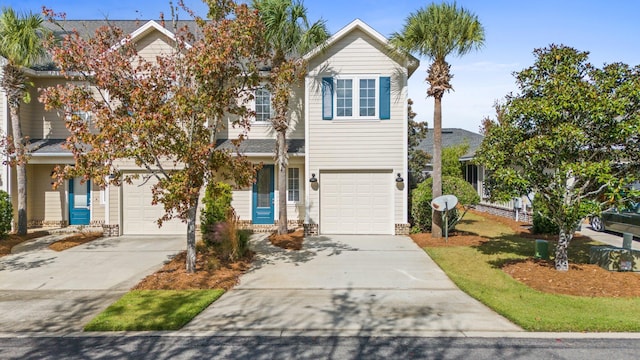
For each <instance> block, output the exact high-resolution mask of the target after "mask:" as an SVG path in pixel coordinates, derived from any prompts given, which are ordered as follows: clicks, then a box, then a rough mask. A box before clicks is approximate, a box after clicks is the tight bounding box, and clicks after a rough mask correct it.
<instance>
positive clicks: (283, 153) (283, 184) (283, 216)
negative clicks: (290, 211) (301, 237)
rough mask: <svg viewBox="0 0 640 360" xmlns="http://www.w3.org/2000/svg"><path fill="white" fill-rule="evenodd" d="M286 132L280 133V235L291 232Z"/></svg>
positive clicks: (278, 134)
mask: <svg viewBox="0 0 640 360" xmlns="http://www.w3.org/2000/svg"><path fill="white" fill-rule="evenodd" d="M285 132H286V130H284V131H278V133H277V136H278V141H277V143H278V194H279V195H278V234H279V235H283V234H286V233H288V232H289V229H288V227H287V177H286V175H287V139H286V134H285Z"/></svg>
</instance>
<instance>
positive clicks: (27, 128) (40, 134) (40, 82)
mask: <svg viewBox="0 0 640 360" xmlns="http://www.w3.org/2000/svg"><path fill="white" fill-rule="evenodd" d="M31 80H33V81H34V88H31V89H30V91H29V95H30V97H31V101H30V102H29V103H28V104H22V106H21V107H20V116H21V118H20V120H21V121H22V132H23V134H24V135H25V136H29V138H30V139H65V138H66V137H67V136H69V131H68V130H67V128H66V126H65V117H64V113H62V112H61V111H58V110H51V111H45V109H44V104H43V103H42V102H40V101H39V99H38V97H39V96H40V93H39V90H38V89H45V88H48V87H53V86H57V85H61V84H67V83H68V81H66V80H65V79H64V78H37V79H31ZM77 84H80V83H77Z"/></svg>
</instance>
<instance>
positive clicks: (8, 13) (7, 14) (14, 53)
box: [0, 8, 46, 235]
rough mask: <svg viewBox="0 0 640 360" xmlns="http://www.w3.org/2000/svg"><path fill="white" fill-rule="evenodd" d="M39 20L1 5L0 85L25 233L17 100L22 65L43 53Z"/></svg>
mask: <svg viewBox="0 0 640 360" xmlns="http://www.w3.org/2000/svg"><path fill="white" fill-rule="evenodd" d="M42 21H43V20H42V18H41V17H40V16H39V15H37V14H33V13H31V12H29V13H25V14H17V13H16V12H15V11H14V10H13V9H12V8H3V9H2V14H1V15H0V56H2V57H4V59H5V60H6V62H5V64H4V65H3V67H2V70H3V74H2V81H1V83H0V86H2V89H3V90H4V91H5V92H6V94H7V100H8V105H9V112H10V114H11V127H12V129H13V147H14V148H15V149H14V150H15V153H16V161H15V163H16V177H17V182H18V228H17V233H18V235H24V234H26V233H27V164H26V157H25V155H26V153H25V140H24V138H23V137H22V128H21V126H20V104H21V103H22V102H23V101H25V102H28V100H29V99H28V97H27V96H26V95H28V92H27V88H28V86H29V82H28V79H27V77H26V75H25V73H24V72H23V67H29V66H31V65H33V64H34V63H36V62H37V61H38V60H40V59H41V58H43V56H44V54H45V50H44V46H43V43H42V40H43V37H44V35H45V32H46V30H45V28H44V27H43V26H42Z"/></svg>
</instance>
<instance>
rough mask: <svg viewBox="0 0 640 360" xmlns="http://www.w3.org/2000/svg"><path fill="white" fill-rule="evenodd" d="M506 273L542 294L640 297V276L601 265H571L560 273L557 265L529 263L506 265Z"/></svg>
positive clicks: (546, 262)
mask: <svg viewBox="0 0 640 360" xmlns="http://www.w3.org/2000/svg"><path fill="white" fill-rule="evenodd" d="M502 270H503V271H504V272H505V273H507V274H509V275H510V276H511V277H513V278H514V279H516V280H518V281H520V282H522V283H524V284H526V285H527V286H529V287H531V288H533V289H536V290H538V291H542V292H546V293H554V294H565V295H574V296H589V297H634V296H640V274H637V273H631V272H615V271H607V270H605V269H603V268H601V267H599V266H598V265H591V264H571V265H570V267H569V271H557V270H556V269H555V268H554V264H553V261H548V260H534V259H527V260H525V261H517V262H511V263H507V264H505V266H503V267H502Z"/></svg>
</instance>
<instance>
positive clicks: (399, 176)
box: [396, 173, 404, 183]
mask: <svg viewBox="0 0 640 360" xmlns="http://www.w3.org/2000/svg"><path fill="white" fill-rule="evenodd" d="M396 182H399V183H401V182H404V179H403V178H402V175H401V174H400V173H398V176H397V177H396Z"/></svg>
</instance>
